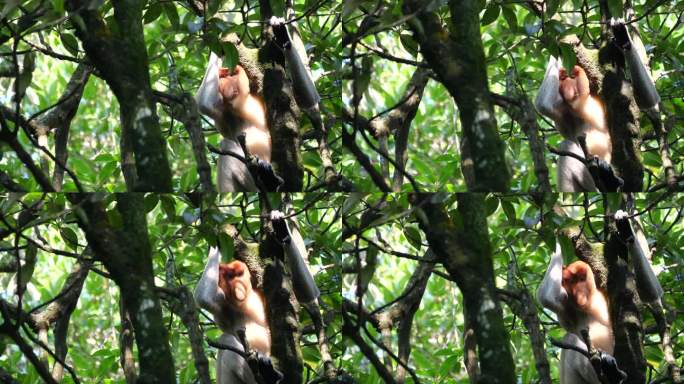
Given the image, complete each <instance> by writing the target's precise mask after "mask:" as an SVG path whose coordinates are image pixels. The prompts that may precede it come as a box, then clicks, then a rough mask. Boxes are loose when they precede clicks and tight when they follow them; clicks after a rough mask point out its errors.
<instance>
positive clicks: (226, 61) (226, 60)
mask: <svg viewBox="0 0 684 384" xmlns="http://www.w3.org/2000/svg"><path fill="white" fill-rule="evenodd" d="M221 51H222V52H223V66H224V67H228V68H231V69H233V68H235V66H236V65H238V62H239V61H240V53H238V50H237V48H236V47H235V45H234V44H233V43H231V42H228V41H225V42H223V44H222V45H221Z"/></svg>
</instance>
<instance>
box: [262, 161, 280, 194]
mask: <svg viewBox="0 0 684 384" xmlns="http://www.w3.org/2000/svg"><path fill="white" fill-rule="evenodd" d="M256 174H257V177H258V178H259V180H260V181H261V183H262V184H263V186H264V188H265V189H266V191H277V190H278V188H280V186H281V185H283V183H284V182H285V181H284V180H283V178H282V177H280V176H278V175H276V173H275V170H274V169H273V166H271V163H269V162H268V161H264V160H261V159H258V158H257V164H256Z"/></svg>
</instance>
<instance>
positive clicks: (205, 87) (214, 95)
mask: <svg viewBox="0 0 684 384" xmlns="http://www.w3.org/2000/svg"><path fill="white" fill-rule="evenodd" d="M220 67H221V59H220V58H219V57H218V56H217V55H216V54H215V53H214V52H212V53H211V55H209V64H208V65H207V71H206V72H205V73H204V79H202V84H201V85H200V87H199V90H197V95H195V100H196V101H197V106H198V107H199V110H200V112H202V113H203V114H205V115H207V116H209V117H211V118H212V119H214V122H216V121H218V120H220V119H221V117H222V116H223V101H222V100H221V95H220V94H219V87H218V80H219V77H218V75H219V68H220Z"/></svg>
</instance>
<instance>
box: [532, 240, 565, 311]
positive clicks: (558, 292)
mask: <svg viewBox="0 0 684 384" xmlns="http://www.w3.org/2000/svg"><path fill="white" fill-rule="evenodd" d="M562 281H563V256H562V255H561V247H560V242H558V241H556V251H555V252H554V253H553V254H552V255H551V260H550V261H549V267H548V269H547V270H546V274H544V279H543V280H542V282H541V284H539V288H538V289H537V300H538V301H539V303H541V305H543V306H544V307H545V308H548V309H550V310H552V311H553V312H555V313H556V315H558V318H559V319H561V318H564V317H565V310H564V308H565V302H566V300H567V299H568V293H567V292H566V291H565V288H563V285H562Z"/></svg>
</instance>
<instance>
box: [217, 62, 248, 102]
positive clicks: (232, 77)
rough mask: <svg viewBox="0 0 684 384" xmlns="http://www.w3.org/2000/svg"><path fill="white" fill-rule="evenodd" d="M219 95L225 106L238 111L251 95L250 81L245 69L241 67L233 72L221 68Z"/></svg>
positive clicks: (237, 67)
mask: <svg viewBox="0 0 684 384" xmlns="http://www.w3.org/2000/svg"><path fill="white" fill-rule="evenodd" d="M219 93H221V96H222V98H223V105H224V106H226V107H228V108H232V109H233V110H236V109H238V108H239V107H240V106H241V105H242V103H243V102H244V101H245V99H246V98H247V95H249V79H248V78H247V73H245V69H244V68H242V67H241V66H239V65H238V66H236V67H235V70H234V71H233V72H231V71H230V69H228V68H219Z"/></svg>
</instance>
